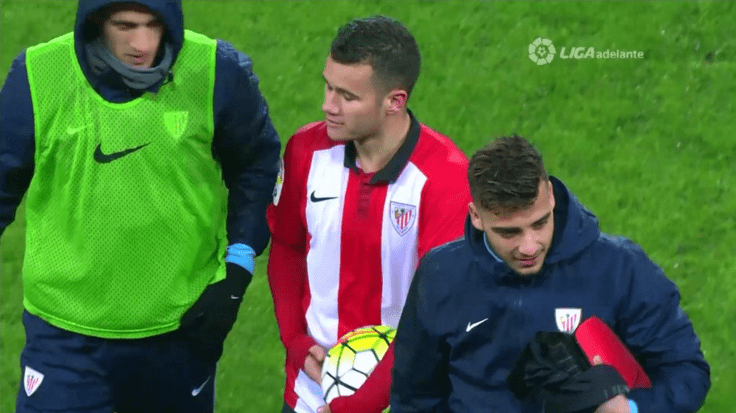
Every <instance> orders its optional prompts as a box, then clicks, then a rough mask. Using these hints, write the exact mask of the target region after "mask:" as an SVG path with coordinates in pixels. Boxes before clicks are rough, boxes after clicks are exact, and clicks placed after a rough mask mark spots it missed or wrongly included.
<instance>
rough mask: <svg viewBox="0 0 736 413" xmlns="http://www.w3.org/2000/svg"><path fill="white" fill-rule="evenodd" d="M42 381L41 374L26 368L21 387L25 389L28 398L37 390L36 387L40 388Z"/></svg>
mask: <svg viewBox="0 0 736 413" xmlns="http://www.w3.org/2000/svg"><path fill="white" fill-rule="evenodd" d="M42 381H43V374H41V373H39V372H37V371H36V370H34V369H32V368H30V367H28V366H26V372H25V374H24V376H23V387H24V388H25V390H26V394H27V395H28V397H31V395H32V394H33V393H35V392H36V390H38V387H39V386H41V382H42Z"/></svg>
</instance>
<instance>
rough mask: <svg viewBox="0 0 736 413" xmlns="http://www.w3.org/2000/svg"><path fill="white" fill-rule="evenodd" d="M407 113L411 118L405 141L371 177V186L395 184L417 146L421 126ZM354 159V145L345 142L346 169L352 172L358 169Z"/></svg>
mask: <svg viewBox="0 0 736 413" xmlns="http://www.w3.org/2000/svg"><path fill="white" fill-rule="evenodd" d="M407 112H409V117H410V118H411V126H409V132H408V133H407V134H406V139H404V143H402V144H401V146H400V147H399V150H398V151H396V154H394V156H393V158H391V160H390V161H388V163H387V164H386V166H384V167H383V168H381V170H379V171H378V172H376V173H375V174H374V175H373V178H371V182H370V184H371V185H376V184H378V183H393V182H396V180H397V179H399V175H400V174H401V171H403V170H404V167H405V166H406V164H407V163H408V162H409V157H410V156H411V154H412V152H414V148H415V147H416V146H417V142H418V141H419V131H420V129H421V125H420V124H419V121H418V120H417V118H415V117H414V114H413V113H411V111H410V110H408V109H407ZM355 157H356V150H355V143H354V142H352V141H350V142H347V143H346V144H345V167H346V168H349V169H353V170H357V169H358V166H357V165H356V163H355Z"/></svg>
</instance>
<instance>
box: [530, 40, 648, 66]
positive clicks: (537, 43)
mask: <svg viewBox="0 0 736 413" xmlns="http://www.w3.org/2000/svg"><path fill="white" fill-rule="evenodd" d="M555 54H558V53H557V49H555V46H554V45H553V44H552V40H549V39H544V38H542V37H537V38H536V39H534V41H533V42H531V43H530V44H529V59H531V61H532V62H534V63H536V64H537V65H540V66H541V65H546V64H547V63H551V62H552V59H554V58H555ZM558 55H559V57H560V59H563V60H567V59H575V60H581V59H643V58H644V52H641V51H637V50H617V49H605V50H602V49H596V48H595V47H580V46H576V47H566V46H563V47H562V48H560V53H559V54H558Z"/></svg>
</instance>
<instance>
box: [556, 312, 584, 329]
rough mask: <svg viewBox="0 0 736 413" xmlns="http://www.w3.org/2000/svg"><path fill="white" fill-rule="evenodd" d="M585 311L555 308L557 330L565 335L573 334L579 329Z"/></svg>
mask: <svg viewBox="0 0 736 413" xmlns="http://www.w3.org/2000/svg"><path fill="white" fill-rule="evenodd" d="M582 312H583V310H582V309H581V308H555V321H556V322H557V329H558V330H560V331H562V332H563V333H572V332H574V331H575V329H576V328H578V325H579V324H580V318H581V317H582Z"/></svg>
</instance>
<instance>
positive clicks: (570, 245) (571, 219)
mask: <svg viewBox="0 0 736 413" xmlns="http://www.w3.org/2000/svg"><path fill="white" fill-rule="evenodd" d="M550 181H552V191H553V193H554V196H555V208H554V223H555V229H554V233H553V234H552V245H551V247H550V250H549V252H548V253H547V256H546V257H545V259H544V265H548V264H552V263H555V262H559V261H563V260H566V259H568V258H572V257H574V256H575V255H577V254H579V253H580V252H581V251H583V250H584V249H585V248H587V247H588V246H589V245H590V244H592V243H593V242H594V241H595V240H596V239H598V237H599V236H600V229H599V227H598V218H596V217H595V215H593V213H592V212H590V211H589V210H588V209H587V208H585V207H584V206H583V205H582V204H581V203H580V201H578V199H577V198H576V197H575V195H573V194H572V193H571V192H570V191H569V190H568V189H567V187H566V186H565V184H563V183H562V182H561V181H560V180H559V179H557V178H555V177H552V176H550ZM484 237H485V235H484V233H483V232H482V231H479V230H477V229H475V227H474V226H473V224H472V222H471V221H470V217H468V219H467V221H466V223H465V239H466V240H467V241H468V242H469V243H470V245H471V247H472V249H473V254H474V255H475V256H476V257H477V258H478V260H479V261H480V264H481V265H482V266H484V267H486V268H489V269H490V270H491V273H494V274H500V275H507V274H513V272H512V271H511V268H510V267H509V266H508V265H506V264H505V263H503V262H498V260H497V259H496V258H495V257H493V256H492V255H491V254H489V253H488V250H487V249H486V245H485V242H484Z"/></svg>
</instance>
